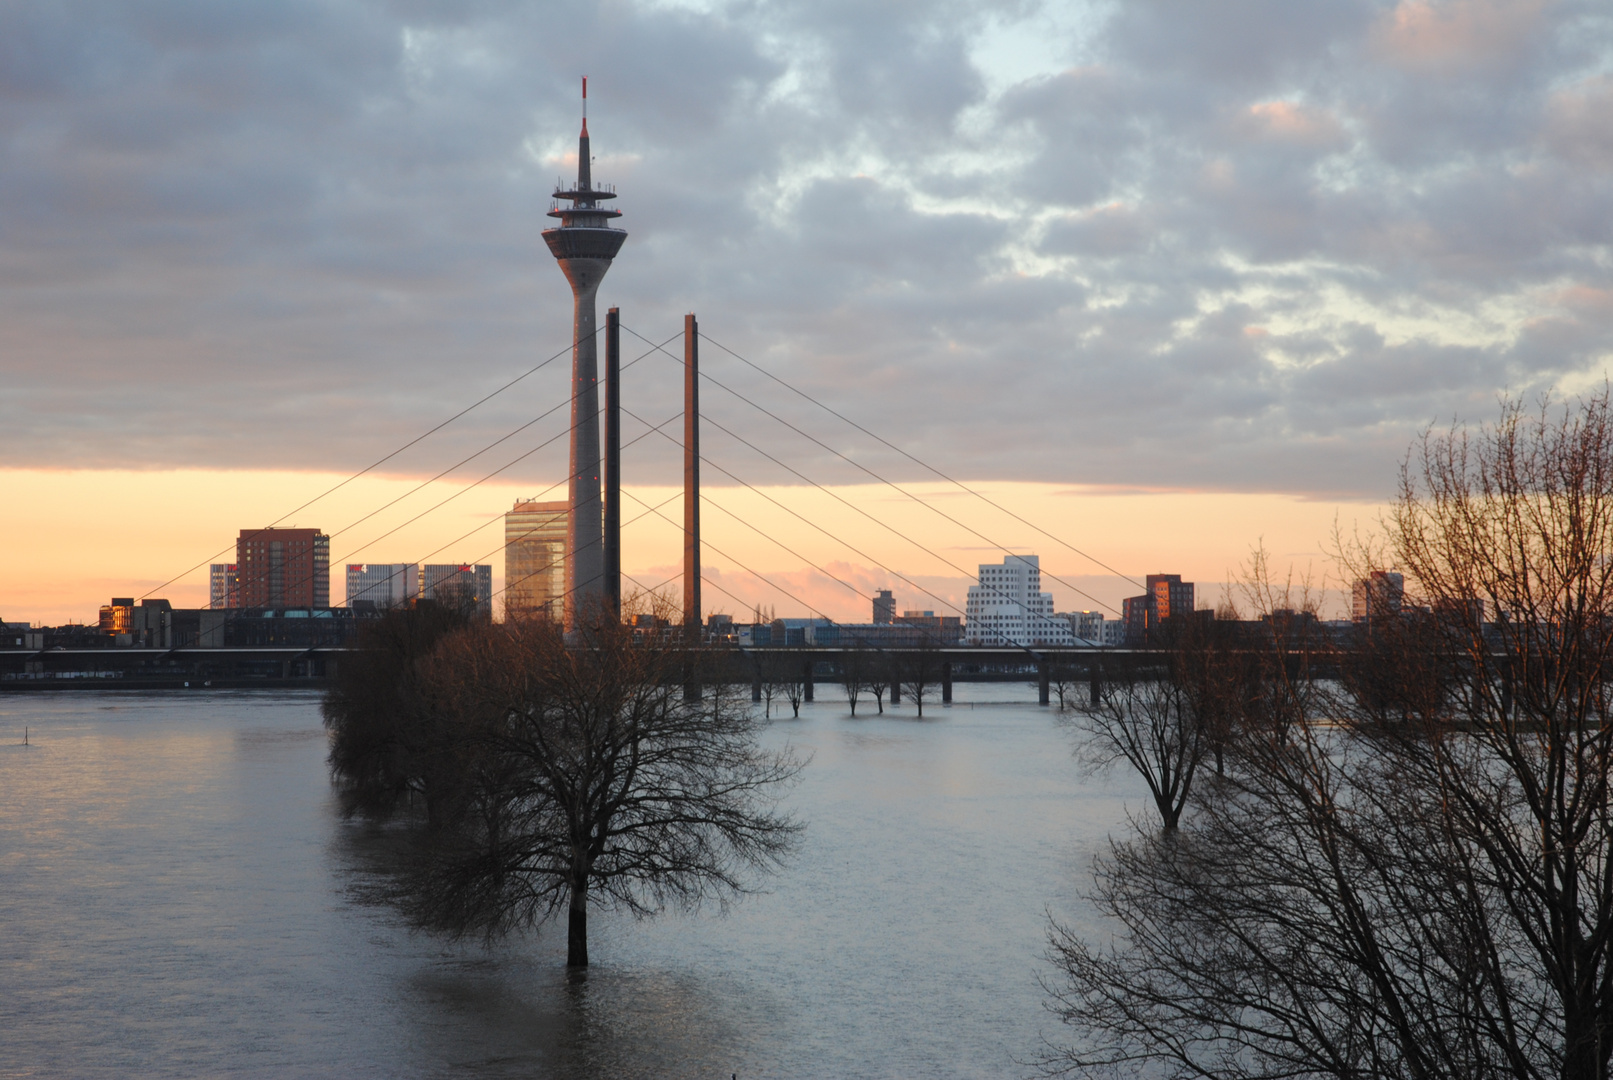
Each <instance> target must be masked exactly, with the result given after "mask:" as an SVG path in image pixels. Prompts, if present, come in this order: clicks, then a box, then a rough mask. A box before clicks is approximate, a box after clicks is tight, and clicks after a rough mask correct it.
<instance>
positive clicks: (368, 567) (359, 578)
mask: <svg viewBox="0 0 1613 1080" xmlns="http://www.w3.org/2000/svg"><path fill="white" fill-rule="evenodd" d="M419 594H420V566H419V564H418V563H401V562H400V563H348V564H347V606H348V607H353V606H355V605H357V604H373V605H375V607H377V608H390V607H397V606H399V605H400V604H407V603H408V602H409V601H410V600H412V599H414V598H415V597H416V596H418V595H419Z"/></svg>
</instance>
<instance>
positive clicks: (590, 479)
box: [543, 79, 627, 631]
mask: <svg viewBox="0 0 1613 1080" xmlns="http://www.w3.org/2000/svg"><path fill="white" fill-rule="evenodd" d="M582 96H583V118H582V134H581V135H580V136H579V137H578V140H577V182H576V184H574V185H573V186H572V187H570V188H557V189H555V193H554V198H555V201H554V206H553V208H551V209H550V211H549V216H550V217H554V218H559V219H560V225H559V227H558V228H553V229H547V230H545V231H544V233H543V239H544V241H545V242H546V243H548V245H549V250H550V252H552V253H553V254H554V257H555V259H556V260H557V261H558V262H559V263H560V269H561V271H562V272H563V273H564V274H565V275H566V280H567V281H568V282H570V283H571V295H572V302H573V305H574V307H573V318H572V342H573V344H572V348H571V395H572V396H571V489H570V497H569V498H568V499H567V502H568V503H569V504H570V508H571V514H570V517H569V520H568V528H569V532H568V534H567V536H566V551H567V552H568V553H569V557H568V558H567V559H566V563H565V567H566V573H565V578H566V586H565V593H564V595H565V619H566V629H567V630H568V631H571V630H574V629H576V624H577V613H578V612H584V613H588V612H592V613H593V614H594V615H596V616H597V615H598V614H600V613H601V612H602V611H603V606H604V602H605V551H604V542H603V536H604V522H603V517H602V515H603V513H604V510H603V507H602V505H601V503H600V493H599V472H600V460H599V361H598V349H597V348H596V343H595V341H594V331H595V329H596V327H595V324H594V300H595V297H596V295H597V293H598V292H599V285H600V282H602V281H603V280H604V279H605V272H606V271H607V270H609V269H610V265H611V260H612V259H614V258H615V257H616V253H617V252H618V251H620V250H621V247H622V242H623V241H624V240H626V239H627V233H626V232H624V231H623V230H621V229H618V228H614V227H613V226H611V224H610V222H611V219H613V218H617V217H620V216H621V212H620V211H618V210H608V209H606V208H605V207H603V206H601V205H600V203H601V202H603V201H605V200H607V199H614V198H615V197H616V192H615V189H614V188H611V187H609V186H608V185H602V186H601V187H598V188H596V187H594V184H593V170H592V165H591V162H592V159H591V158H590V157H589V150H588V80H587V79H584V80H583V86H582ZM565 204H569V205H565Z"/></svg>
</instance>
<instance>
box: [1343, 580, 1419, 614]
mask: <svg viewBox="0 0 1613 1080" xmlns="http://www.w3.org/2000/svg"><path fill="white" fill-rule="evenodd" d="M1405 597H1406V577H1405V575H1404V574H1397V573H1395V572H1394V571H1392V570H1374V571H1372V573H1370V574H1368V575H1367V576H1366V577H1364V578H1357V579H1356V582H1355V584H1354V585H1353V586H1352V587H1351V588H1350V618H1351V619H1353V620H1354V621H1356V622H1358V623H1364V622H1370V621H1371V620H1372V619H1374V618H1381V617H1384V616H1387V615H1398V614H1400V608H1401V605H1402V603H1403V602H1404V601H1405Z"/></svg>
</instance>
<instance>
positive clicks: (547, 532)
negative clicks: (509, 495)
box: [504, 502, 571, 620]
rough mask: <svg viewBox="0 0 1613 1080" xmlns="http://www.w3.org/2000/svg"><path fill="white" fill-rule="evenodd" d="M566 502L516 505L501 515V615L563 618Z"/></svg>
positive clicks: (567, 517)
mask: <svg viewBox="0 0 1613 1080" xmlns="http://www.w3.org/2000/svg"><path fill="white" fill-rule="evenodd" d="M570 516H571V506H570V504H568V503H565V502H517V503H516V504H515V508H514V509H512V510H511V511H510V512H509V513H507V514H505V515H504V610H505V613H506V614H508V615H528V616H531V615H537V616H541V617H544V618H549V619H555V620H559V619H560V618H562V617H563V615H564V614H565V595H566V533H567V529H568V526H569V522H570Z"/></svg>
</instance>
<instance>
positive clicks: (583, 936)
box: [566, 885, 588, 968]
mask: <svg viewBox="0 0 1613 1080" xmlns="http://www.w3.org/2000/svg"><path fill="white" fill-rule="evenodd" d="M566 966H567V967H572V968H585V967H587V966H588V886H587V885H583V886H582V887H580V888H579V887H578V886H576V885H573V886H572V887H571V911H570V918H569V921H568V923H567V926H566Z"/></svg>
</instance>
